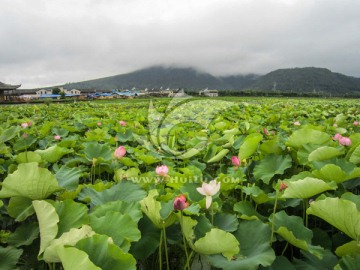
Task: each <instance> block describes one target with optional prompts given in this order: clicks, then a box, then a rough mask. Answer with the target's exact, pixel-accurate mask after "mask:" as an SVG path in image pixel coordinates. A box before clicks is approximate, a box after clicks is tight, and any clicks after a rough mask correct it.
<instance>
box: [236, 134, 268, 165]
mask: <svg viewBox="0 0 360 270" xmlns="http://www.w3.org/2000/svg"><path fill="white" fill-rule="evenodd" d="M262 138H263V136H262V135H261V134H259V133H252V134H250V135H248V136H246V138H245V140H244V142H243V144H242V145H241V146H240V148H239V155H238V156H239V158H240V159H241V160H243V159H246V158H248V157H250V156H251V155H252V154H254V153H255V152H256V150H257V148H258V146H259V143H260V141H261V140H262Z"/></svg>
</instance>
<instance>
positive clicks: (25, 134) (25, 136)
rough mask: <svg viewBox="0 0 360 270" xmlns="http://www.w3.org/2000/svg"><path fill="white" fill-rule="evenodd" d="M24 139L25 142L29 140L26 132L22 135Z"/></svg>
mask: <svg viewBox="0 0 360 270" xmlns="http://www.w3.org/2000/svg"><path fill="white" fill-rule="evenodd" d="M22 137H23V139H24V140H26V139H27V137H28V135H27V133H26V132H24V133H23V135H22Z"/></svg>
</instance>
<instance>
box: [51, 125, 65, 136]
mask: <svg viewBox="0 0 360 270" xmlns="http://www.w3.org/2000/svg"><path fill="white" fill-rule="evenodd" d="M51 131H52V133H53V134H54V135H59V136H61V138H63V137H66V136H67V135H68V134H69V131H68V130H66V129H64V128H59V127H53V128H52V129H51Z"/></svg>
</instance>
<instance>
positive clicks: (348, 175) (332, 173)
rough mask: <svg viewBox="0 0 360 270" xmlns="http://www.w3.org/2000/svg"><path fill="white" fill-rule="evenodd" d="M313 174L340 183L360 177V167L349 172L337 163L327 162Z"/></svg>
mask: <svg viewBox="0 0 360 270" xmlns="http://www.w3.org/2000/svg"><path fill="white" fill-rule="evenodd" d="M313 175H314V176H316V177H318V178H321V179H324V180H325V181H327V182H330V181H334V182H336V183H338V184H340V183H342V182H344V181H347V180H350V179H353V178H357V177H360V168H354V169H353V170H352V171H351V172H347V171H345V170H343V169H342V168H341V167H339V166H337V165H335V164H327V165H325V166H323V167H322V168H321V169H320V170H314V171H313Z"/></svg>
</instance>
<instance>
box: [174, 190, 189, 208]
mask: <svg viewBox="0 0 360 270" xmlns="http://www.w3.org/2000/svg"><path fill="white" fill-rule="evenodd" d="M188 207H189V203H188V202H187V201H186V197H185V195H184V194H181V195H180V196H177V197H175V199H174V209H175V210H179V211H182V210H184V209H185V208H188Z"/></svg>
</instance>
